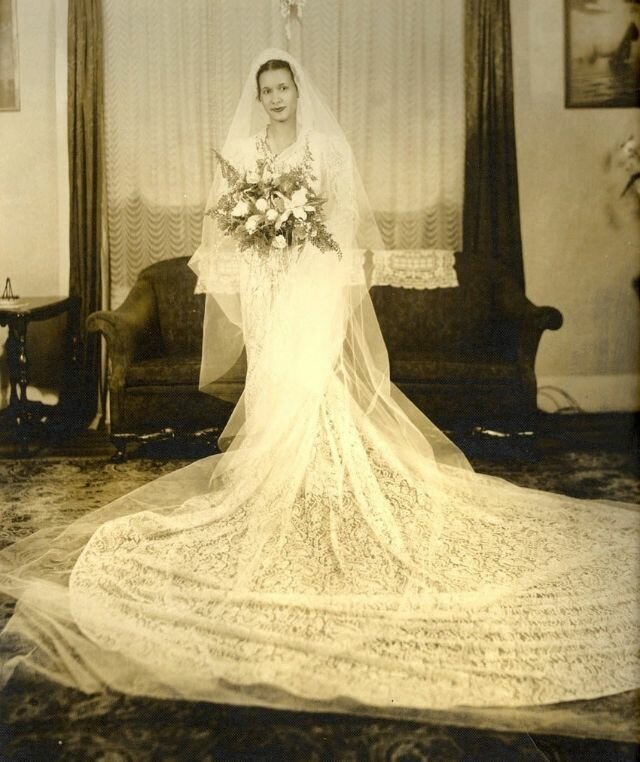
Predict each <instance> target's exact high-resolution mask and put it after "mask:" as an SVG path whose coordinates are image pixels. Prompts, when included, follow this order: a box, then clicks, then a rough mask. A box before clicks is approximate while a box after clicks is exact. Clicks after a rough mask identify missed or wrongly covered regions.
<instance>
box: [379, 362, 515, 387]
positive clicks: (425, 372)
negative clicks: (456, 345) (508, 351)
mask: <svg viewBox="0 0 640 762" xmlns="http://www.w3.org/2000/svg"><path fill="white" fill-rule="evenodd" d="M390 365H391V378H392V379H393V380H394V381H400V382H402V381H408V382H411V381H413V382H420V381H423V382H427V383H433V382H435V383H437V382H439V381H442V382H444V383H446V382H447V381H450V380H452V379H455V380H456V381H461V380H464V379H465V378H468V379H469V380H473V381H481V380H492V381H500V380H505V381H510V380H512V379H514V378H517V377H518V376H519V375H520V373H521V371H520V370H519V368H518V367H517V366H515V365H513V364H511V363H504V362H502V363H500V362H484V363H482V362H474V363H464V362H455V361H449V360H434V359H432V358H429V357H423V358H405V359H396V360H394V359H393V358H391V359H390Z"/></svg>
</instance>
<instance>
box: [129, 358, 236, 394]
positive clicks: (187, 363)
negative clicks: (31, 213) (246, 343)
mask: <svg viewBox="0 0 640 762" xmlns="http://www.w3.org/2000/svg"><path fill="white" fill-rule="evenodd" d="M245 373H246V362H245V361H244V355H243V356H242V357H241V358H240V360H238V362H237V363H236V364H235V365H234V366H233V367H232V368H231V369H230V370H228V371H227V372H226V373H225V374H224V375H223V376H221V377H220V379H219V381H220V383H225V384H232V383H237V384H244V378H245ZM199 378H200V352H199V351H198V352H197V353H194V354H188V355H172V356H171V357H152V358H149V359H147V360H139V361H138V362H135V363H132V364H131V365H130V366H129V368H128V370H127V375H126V380H125V383H126V385H127V386H129V387H137V386H193V387H196V388H197V387H198V381H199Z"/></svg>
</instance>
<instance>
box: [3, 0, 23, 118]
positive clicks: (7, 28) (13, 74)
mask: <svg viewBox="0 0 640 762" xmlns="http://www.w3.org/2000/svg"><path fill="white" fill-rule="evenodd" d="M16 11H17V8H16V0H0V111H20V80H19V78H18V19H17V13H16Z"/></svg>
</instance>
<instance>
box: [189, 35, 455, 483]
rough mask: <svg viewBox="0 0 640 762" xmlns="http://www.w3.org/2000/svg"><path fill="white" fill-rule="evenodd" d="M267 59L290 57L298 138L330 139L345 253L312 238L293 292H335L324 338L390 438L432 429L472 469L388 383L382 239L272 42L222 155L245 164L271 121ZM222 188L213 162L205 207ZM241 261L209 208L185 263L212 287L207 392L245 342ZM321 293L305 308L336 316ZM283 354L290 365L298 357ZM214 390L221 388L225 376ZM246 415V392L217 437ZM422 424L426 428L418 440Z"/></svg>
mask: <svg viewBox="0 0 640 762" xmlns="http://www.w3.org/2000/svg"><path fill="white" fill-rule="evenodd" d="M269 60H281V61H287V62H288V63H289V65H290V67H291V70H292V72H293V75H294V79H295V82H296V86H297V88H298V105H297V130H298V136H301V135H305V134H308V133H313V134H314V135H316V136H318V137H319V138H320V139H319V140H317V141H316V144H318V142H319V143H320V144H321V145H323V146H324V151H325V156H324V163H325V166H326V170H327V174H326V177H325V178H324V179H325V182H324V185H325V191H328V193H329V194H330V198H329V199H328V203H327V205H326V211H327V215H328V217H329V225H330V227H331V228H332V229H333V231H334V234H335V237H336V238H338V239H339V243H340V246H341V250H342V253H343V256H342V259H341V261H339V262H338V261H335V258H334V259H333V260H332V261H330V259H329V258H328V256H327V255H326V254H325V255H322V254H319V252H317V250H316V251H314V250H313V249H312V247H310V246H308V247H307V248H306V251H305V252H304V255H303V256H302V257H301V259H300V261H299V262H298V266H297V267H295V268H293V269H292V280H291V283H290V288H291V291H292V292H296V291H298V292H299V291H300V289H301V288H302V286H303V284H304V283H305V282H306V281H309V280H312V281H313V283H314V284H315V286H316V287H317V288H316V289H315V295H316V297H317V298H319V296H320V295H322V294H323V293H325V292H326V293H330V294H331V298H330V301H331V306H332V308H333V309H338V310H340V311H341V312H342V314H343V317H344V320H343V321H336V322H335V323H334V325H333V328H334V329H335V332H336V333H335V335H332V336H330V337H329V336H325V337H324V338H325V339H326V340H327V341H328V342H329V343H332V342H333V343H334V344H335V343H336V342H337V343H338V344H341V345H342V350H341V352H340V355H341V356H340V358H339V360H340V362H341V363H342V366H343V371H342V372H343V375H344V379H345V382H346V383H347V386H348V387H349V389H350V392H351V395H352V399H353V400H358V405H359V407H360V408H361V409H362V410H363V411H367V415H368V416H369V417H372V416H374V411H375V410H376V408H378V409H379V412H380V415H381V418H384V419H385V421H386V423H385V426H386V427H387V428H388V430H389V433H390V434H393V435H394V438H396V437H397V436H400V437H401V438H406V440H407V442H412V444H411V447H412V448H413V447H416V446H419V447H420V449H422V450H424V448H425V443H424V442H423V441H422V437H423V436H426V437H427V439H428V440H429V442H430V444H431V447H433V449H434V450H435V451H437V453H438V457H439V458H440V459H442V461H443V462H447V463H449V464H451V465H456V466H459V467H462V468H469V464H468V462H467V460H466V458H465V457H464V456H463V455H462V453H461V452H460V451H459V450H458V448H456V447H455V446H454V445H453V444H452V443H451V442H450V441H449V440H448V439H447V438H446V437H445V436H444V435H443V434H442V433H441V432H440V431H439V430H438V429H437V428H436V427H435V426H433V425H432V424H431V422H430V421H428V419H427V418H426V417H425V416H424V415H423V414H422V413H421V412H420V411H419V410H417V408H415V407H414V406H413V405H412V404H411V403H410V402H409V400H407V399H406V397H404V395H402V394H400V392H399V391H398V390H397V389H396V388H395V387H394V386H393V385H392V384H391V382H390V378H389V362H388V355H387V350H386V347H385V344H384V341H383V338H382V335H381V333H380V329H379V326H378V321H377V318H376V316H375V312H374V310H373V306H372V303H371V299H370V297H369V294H368V286H369V281H370V274H371V257H370V252H372V251H376V250H381V249H383V248H384V244H383V241H382V237H381V235H380V231H379V229H378V226H377V224H376V220H375V215H374V212H373V210H372V208H371V204H370V203H369V199H368V196H367V193H366V191H365V188H364V185H363V182H362V179H361V177H360V174H359V172H358V169H357V167H356V163H355V160H354V158H353V153H352V150H351V147H350V145H349V141H348V139H347V137H346V135H345V132H344V130H343V129H342V127H341V126H340V124H339V123H338V121H337V119H336V117H335V116H334V114H333V113H332V112H331V109H330V108H329V106H328V105H327V103H326V101H325V99H324V98H323V96H322V95H321V94H320V93H319V91H318V89H317V88H316V87H315V85H314V84H313V82H312V81H311V79H310V77H309V76H308V74H307V73H306V72H305V70H304V68H303V67H302V66H301V64H300V63H299V62H298V61H297V60H296V59H295V58H294V57H293V56H292V55H291V54H289V53H288V52H286V51H283V50H279V49H277V48H268V49H266V50H264V51H262V52H261V53H260V54H259V55H258V56H256V57H255V58H254V60H253V62H252V64H251V66H250V68H249V72H248V74H247V78H246V80H245V83H244V86H243V89H242V93H241V95H240V100H239V102H238V106H237V108H236V111H235V114H234V116H233V119H232V122H231V125H230V128H229V132H228V135H227V138H226V140H225V142H224V145H223V148H222V153H223V155H224V156H226V157H227V158H229V160H230V161H231V162H232V163H234V162H235V163H239V162H241V156H242V153H243V150H244V146H246V144H247V141H250V140H251V139H252V138H253V136H255V135H256V134H259V133H260V132H261V131H262V130H263V129H264V128H265V126H266V124H267V122H268V117H267V115H266V113H265V111H264V109H263V108H262V105H261V103H260V102H259V100H258V99H257V87H256V75H257V72H258V69H259V68H260V66H261V65H262V64H263V63H265V62H266V61H269ZM327 165H330V166H327ZM225 187H226V185H225V181H224V179H223V177H222V173H221V172H220V171H219V168H218V167H216V169H215V173H214V180H213V183H212V186H211V190H210V193H209V197H208V200H207V208H212V207H213V206H214V205H215V204H216V202H217V200H218V199H219V198H220V195H221V194H222V193H223V192H224V189H225ZM323 258H324V259H323ZM239 260H240V258H239V256H238V252H237V250H236V246H235V243H234V242H233V241H232V240H229V239H228V238H226V237H225V236H224V234H223V233H222V232H221V230H220V228H219V226H218V225H217V223H216V222H215V221H214V220H213V219H212V218H211V217H209V216H206V217H205V218H204V222H203V230H202V242H201V244H200V246H199V248H198V249H197V250H196V252H195V253H194V255H193V257H192V258H191V260H190V263H189V264H190V266H191V267H192V269H193V270H194V271H195V272H196V273H197V275H198V285H197V290H198V291H201V292H204V293H205V294H206V303H205V319H204V330H203V351H202V365H201V375H200V388H201V390H202V391H204V392H207V391H210V389H211V384H212V383H213V382H215V381H216V380H218V379H220V378H221V377H222V376H224V374H225V373H226V372H227V371H228V370H229V368H231V367H232V366H233V364H234V363H235V362H236V361H237V359H238V357H239V356H240V354H241V352H242V349H243V346H244V339H243V335H244V332H243V321H242V315H243V312H242V293H241V292H242V278H241V267H240V264H239ZM296 278H297V279H298V280H297V281H296ZM321 284H324V286H325V289H323V288H322V287H321ZM317 298H316V300H312V301H311V303H309V304H308V305H307V310H306V312H307V313H309V312H310V309H311V307H312V306H315V307H316V314H317V315H321V314H326V315H331V314H332V312H331V309H330V308H329V307H330V306H329V305H323V304H320V303H318V302H317ZM294 319H295V318H294ZM312 336H313V332H312V331H310V333H309V335H308V337H307V341H311V339H312ZM308 347H309V344H307V352H306V355H307V356H309V355H310V354H311V352H310V351H309V349H308ZM291 349H292V352H294V351H299V350H298V349H297V348H294V347H292V348H291ZM315 350H316V354H317V355H322V356H324V357H333V355H332V354H331V353H328V352H327V347H326V346H325V347H323V346H318V347H316V348H315ZM334 359H336V358H334ZM284 361H285V362H289V363H291V362H293V358H292V357H289V358H288V359H285V360H284ZM301 370H302V373H303V375H305V376H307V377H311V376H312V375H313V373H315V372H317V369H316V370H314V367H313V365H309V366H308V367H306V368H302V369H301ZM216 392H217V393H218V394H220V393H221V392H220V384H219V385H218V388H217V390H216ZM275 393H276V394H278V395H279V396H281V394H282V391H281V392H278V391H277V390H276V391H275ZM222 394H224V392H222ZM234 401H235V400H234ZM383 410H384V413H383V412H382V411H383ZM244 419H245V410H244V405H243V401H242V400H241V401H240V404H239V405H238V406H237V407H236V410H235V412H234V414H233V416H232V417H231V419H230V421H229V423H228V425H227V427H226V428H225V430H224V432H223V433H222V436H221V438H220V443H221V446H222V447H223V448H226V447H227V446H228V445H229V442H230V441H231V440H233V439H234V438H237V437H238V436H239V435H240V436H241V437H242V434H243V423H244ZM380 423H382V421H380ZM418 432H419V434H420V435H419V436H418V439H417V440H414V437H415V436H416V435H417V434H418ZM240 441H241V440H238V441H237V442H236V446H238V445H239V444H240ZM427 449H429V448H427ZM423 454H424V453H423Z"/></svg>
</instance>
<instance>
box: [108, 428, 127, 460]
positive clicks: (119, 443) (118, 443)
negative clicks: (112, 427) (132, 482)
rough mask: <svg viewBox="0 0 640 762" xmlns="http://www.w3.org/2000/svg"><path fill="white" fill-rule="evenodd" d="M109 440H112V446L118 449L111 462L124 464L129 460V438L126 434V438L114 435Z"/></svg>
mask: <svg viewBox="0 0 640 762" xmlns="http://www.w3.org/2000/svg"><path fill="white" fill-rule="evenodd" d="M109 438H110V439H111V444H112V445H113V446H114V447H115V448H116V452H115V453H114V454H113V455H112V456H111V460H112V461H113V462H114V463H124V462H125V460H126V459H127V442H128V441H129V439H128V437H127V436H126V434H125V435H124V436H122V435H120V434H112V435H111V436H110V437H109Z"/></svg>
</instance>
